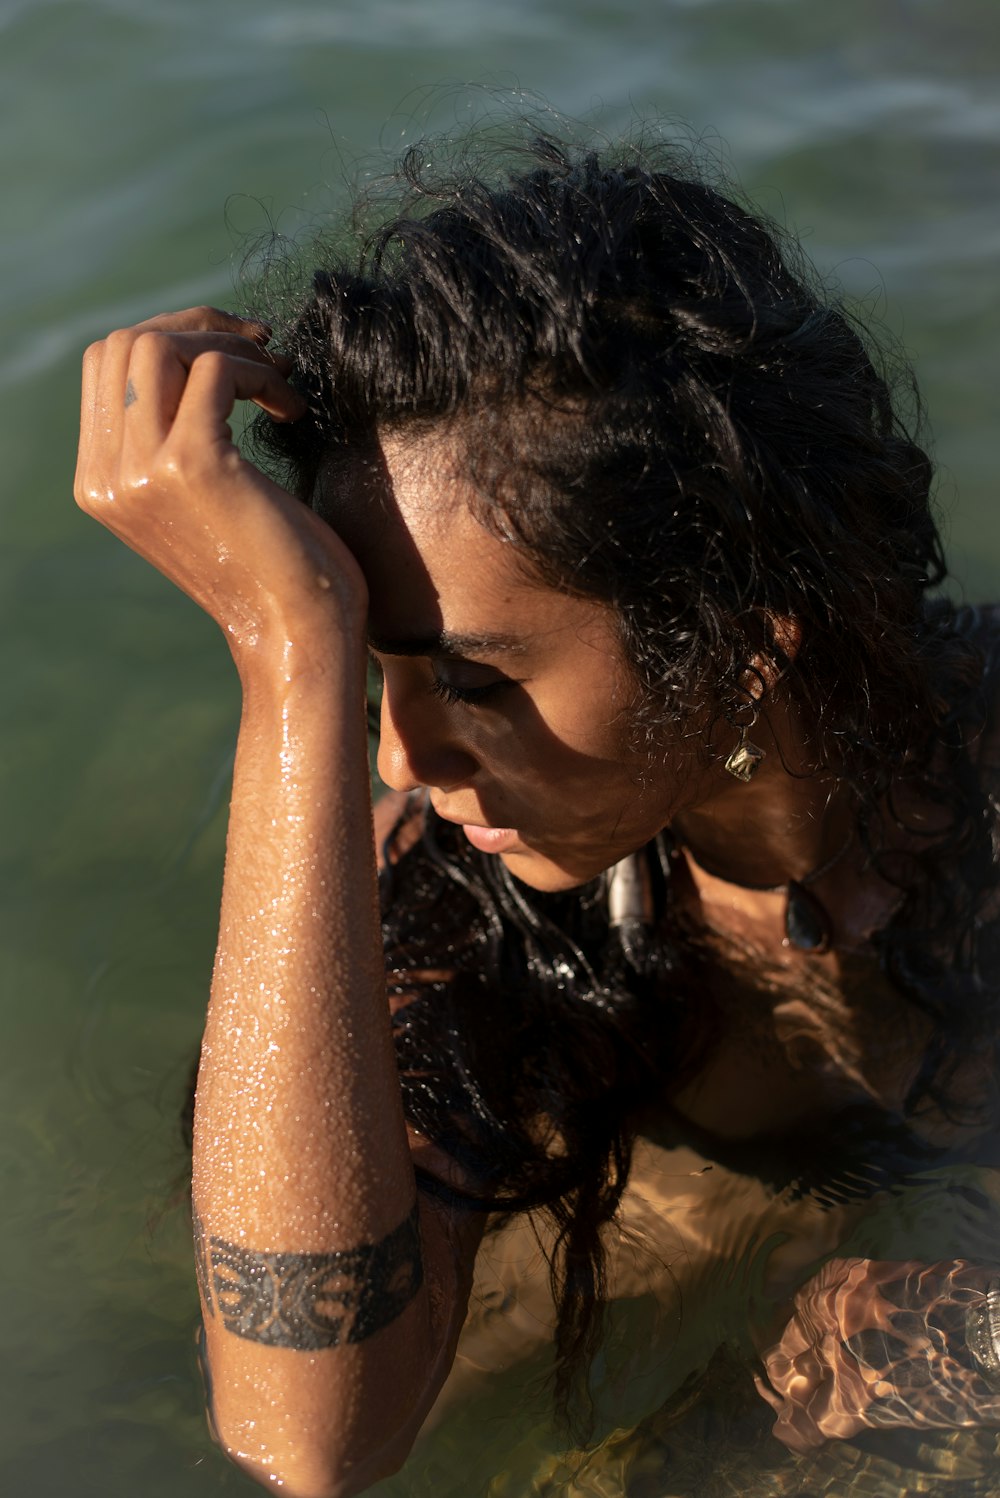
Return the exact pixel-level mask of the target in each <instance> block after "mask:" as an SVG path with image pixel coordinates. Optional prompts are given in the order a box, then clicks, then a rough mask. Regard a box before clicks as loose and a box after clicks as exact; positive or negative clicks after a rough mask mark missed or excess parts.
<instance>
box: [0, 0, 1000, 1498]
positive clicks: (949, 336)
mask: <svg viewBox="0 0 1000 1498" xmlns="http://www.w3.org/2000/svg"><path fill="white" fill-rule="evenodd" d="M470 79H475V80H489V81H492V82H493V83H496V84H498V85H500V86H513V85H520V86H522V87H524V88H526V89H531V90H537V91H539V92H540V93H542V94H543V95H545V96H546V97H547V98H548V99H549V100H550V101H551V102H552V104H554V105H555V106H556V107H557V108H558V109H560V110H562V111H565V112H566V113H568V114H573V115H576V114H581V113H583V112H585V111H587V110H589V109H591V108H594V107H596V108H598V109H599V111H600V118H601V120H602V122H603V123H604V125H605V126H606V127H607V128H609V129H611V130H614V129H615V128H616V126H618V125H620V124H621V123H622V122H624V121H627V120H628V118H629V117H630V112H631V110H632V109H633V108H635V109H637V110H639V111H647V110H656V111H661V112H664V113H666V114H668V115H670V116H674V117H677V118H678V119H682V120H684V121H686V122H688V124H689V125H690V126H691V127H692V128H693V130H694V131H695V132H696V133H698V134H702V133H704V134H706V135H707V136H708V138H709V140H710V141H714V140H715V139H716V138H721V139H722V140H724V141H725V142H727V143H728V148H729V153H730V158H731V162H732V165H733V167H734V169H735V171H736V172H737V173H738V175H739V176H740V177H741V178H742V180H743V181H744V183H745V185H746V187H747V188H748V189H749V190H750V192H751V194H752V195H754V196H756V198H757V199H758V201H760V202H761V203H762V204H763V205H764V206H765V207H766V208H767V209H768V210H769V211H770V212H771V213H772V214H773V215H775V216H776V217H778V218H780V219H784V220H787V221H788V222H789V223H790V224H791V225H793V226H796V227H797V228H798V229H799V230H800V231H802V232H803V233H804V234H805V236H806V242H807V245H808V247H809V250H810V253H811V254H812V255H813V257H814V258H815V259H816V261H817V262H818V264H819V265H820V267H821V268H822V269H823V271H824V272H827V273H833V274H836V275H837V276H839V277H840V279H841V280H842V281H843V282H844V284H845V285H846V286H847V287H848V289H849V290H850V291H851V292H852V293H855V294H857V295H860V296H862V297H865V298H867V299H868V300H869V301H870V302H871V304H872V305H874V306H876V307H877V308H878V310H879V311H880V312H881V313H882V314H884V316H885V318H886V320H887V322H888V324H889V326H890V328H891V329H892V330H893V331H894V333H895V334H896V335H897V336H898V337H899V338H901V339H902V341H903V343H904V344H905V346H906V348H907V349H908V350H909V352H910V354H911V355H912V356H913V358H914V359H915V360H916V363H917V365H918V369H919V371H920V374H921V378H922V384H923V389H924V393H925V396H926V399H927V404H928V407H929V410H930V412H931V416H932V421H933V429H934V433H935V439H936V450H937V454H938V457H939V460H940V462H941V464H942V468H943V479H942V488H941V498H942V505H943V508H944V511H945V514H946V529H947V532H948V534H949V536H950V540H951V548H952V555H953V560H954V565H955V570H956V574H957V578H958V580H959V584H958V585H960V586H961V587H963V588H964V589H965V591H966V592H967V593H968V595H969V596H972V597H982V596H987V595H992V596H996V595H997V594H998V593H1000V523H997V521H996V520H995V519H994V514H995V509H994V506H995V500H994V484H993V473H992V463H993V454H994V449H995V443H996V419H995V418H996V408H997V397H996V393H995V390H996V384H995V382H996V379H997V374H998V361H997V357H996V348H997V344H998V335H1000V299H998V297H997V264H998V255H1000V211H998V207H997V205H998V202H1000V152H998V139H1000V7H997V6H996V5H995V4H993V3H991V0H841V3H839V4H838V5H835V6H834V5H821V4H818V3H815V4H814V3H811V0H648V3H646V4H642V3H638V0H618V3H615V4H610V3H605V4H600V3H589V0H579V3H573V0H492V3H486V0H422V3H411V4H408V3H406V0H286V3H283V4H282V3H280V0H269V3H267V4H265V3H264V0H239V3H236V0H201V3H197V0H103V3H98V0H75V3H74V0H62V3H55V0H0V140H2V143H3V149H2V153H0V204H2V214H3V223H4V232H3V235H2V243H0V267H2V271H0V329H2V342H0V458H2V469H0V471H2V473H3V476H4V481H3V486H2V506H3V545H2V553H0V568H2V586H0V599H2V607H3V610H4V629H3V631H2V641H3V652H4V661H3V672H2V678H0V679H2V681H3V683H4V696H5V703H6V711H5V713H4V719H5V724H4V726H5V730H6V732H5V736H4V751H3V769H4V773H5V782H4V800H3V828H4V838H3V857H4V863H5V874H6V878H5V881H4V895H5V899H4V908H3V922H4V931H3V942H2V954H3V955H2V961H3V973H4V980H5V981H4V984H3V990H2V992H3V1004H4V1041H5V1043H4V1045H3V1047H2V1050H0V1068H2V1078H3V1081H2V1098H3V1108H4V1127H3V1129H2V1131H0V1177H2V1180H3V1184H4V1203H5V1206H6V1213H5V1228H6V1231H5V1233H4V1245H5V1252H4V1254H3V1258H2V1265H3V1271H4V1284H5V1288H6V1304H5V1307H4V1313H3V1316H2V1319H0V1325H2V1326H3V1331H4V1335H3V1340H2V1347H3V1353H4V1356H3V1362H2V1372H0V1380H2V1397H0V1424H2V1425H3V1427H4V1428H3V1431H2V1437H0V1490H2V1491H3V1492H4V1493H9V1494H11V1495H17V1498H97V1495H101V1498H118V1495H125V1494H129V1495H132V1494H138V1493H142V1494H146V1495H150V1498H180V1495H184V1498H199V1495H203V1494H204V1495H208V1494H214V1493H218V1492H228V1491H234V1492H235V1491H247V1492H248V1491H251V1489H250V1486H249V1484H248V1483H247V1482H246V1480H245V1479H244V1478H242V1477H241V1476H240V1475H239V1474H238V1473H236V1472H235V1471H234V1470H232V1469H230V1468H229V1467H228V1466H227V1464H226V1463H225V1462H224V1460H223V1459H222V1458H221V1457H220V1456H219V1455H218V1454H217V1453H216V1451H215V1450H214V1448H213V1447H212V1446H211V1444H210V1442H209V1440H208V1437H207V1434H206V1430H205V1424H204V1419H203V1415H202V1409H201V1395H200V1388H199V1384H198V1379H197V1370H196V1363H195V1358H194V1351H193V1341H192V1331H193V1326H194V1316H195V1295H194V1285H193V1276H192V1273H191V1268H190V1260H189V1249H188V1245H187V1239H186V1233H185V1229H184V1224H183V1220H182V1218H181V1216H180V1214H178V1213H174V1214H172V1215H171V1214H167V1215H166V1217H165V1218H164V1219H163V1220H162V1221H161V1222H160V1223H158V1224H157V1223H156V1222H155V1221H154V1218H155V1217H156V1215H157V1214H158V1213H159V1212H160V1210H161V1208H162V1207H163V1205H164V1203H165V1201H166V1199H167V1198H168V1196H169V1194H170V1192H171V1190H172V1188H173V1185H174V1183H175V1178H176V1176H177V1172H178V1171H179V1170H180V1169H181V1167H182V1154H181V1150H180V1146H179V1142H178V1132H177V1127H176V1118H177V1113H178V1109H179V1105H180V1100H181V1098H182V1095H183V1092H184V1085H185V1076H186V1071H187V1068H188V1066H189V1063H190V1059H191V1057H192V1055H193V1052H194V1049H195V1046H196V1044H197V1037H198V1034H199V1030H200V1016H201V1012H202V1009H203V1005H204V999H205V992H206V987H207V981H208V974H209V968H210V962H211V955H212V948H213V936H214V922H215V912H216V908H217V900H218V891H219V881H220V859H221V850H222V840H223V832H224V812H225V804H226V797H227V772H228V767H229V762H230V756H231V752H232V745H233V740H234V731H235V712H236V701H237V699H236V693H235V690H234V683H233V679H232V673H231V670H230V667H229V664H228V658H227V656H226V652H225V649H224V646H223V643H222V641H221V638H216V634H215V631H214V627H213V626H212V625H211V624H209V623H208V622H207V621H206V620H205V619H203V618H202V617H201V616H200V615H199V614H198V613H197V611H196V610H195V609H194V608H193V606H192V605H190V604H189V603H188V602H187V601H186V600H185V599H183V598H182V597H180V595H178V594H175V593H174V592H173V591H172V590H171V588H170V587H169V586H168V585H167V584H166V583H164V582H163V581H162V580H161V579H159V578H158V577H157V576H155V575H154V574H153V573H151V572H150V571H149V570H148V569H146V568H145V567H144V566H143V564H142V563H141V562H139V561H138V560H137V559H136V558H134V557H133V556H131V555H130V554H129V553H127V552H126V551H125V550H124V549H123V548H121V547H120V546H119V545H117V544H116V543H115V541H114V540H113V539H112V538H111V537H110V536H108V535H106V534H104V533H102V532H101V531H100V530H99V529H98V528H97V527H96V526H94V525H93V524H92V523H90V522H88V521H86V520H85V519H84V518H83V517H82V516H80V515H79V514H78V513H77V512H76V511H75V509H74V508H73V506H72V503H71V499H70V486H71V478H72V467H73V453H74V417H75V412H74V406H75V402H76V399H77V378H78V377H77V369H78V364H79V357H80V354H81V352H82V349H83V347H84V346H85V344H86V343H87V342H88V341H89V340H91V339H92V338H94V337H97V336H99V335H100V334H102V333H103V332H105V331H106V330H107V329H109V328H110V327H113V326H116V325H120V324H122V323H127V322H130V321H134V320H137V319H138V318H140V317H143V316H146V315H149V314H151V313H153V312H155V311H159V310H161V309H164V308H168V307H175V306H184V305H189V304H191V303H194V302H200V301H206V300H207V301H217V302H221V303H223V304H225V303H226V302H227V301H231V300H232V298H233V295H234V292H233V288H234V284H235V282H236V278H237V275H238V269H239V263H240V260H241V257H242V253H243V249H244V247H245V244H246V239H247V236H248V235H254V234H257V233H260V232H261V231H262V230H263V229H265V228H266V227H267V226H268V224H269V223H271V222H276V223H277V225H278V227H279V228H281V229H284V230H287V231H288V232H291V233H298V232H300V231H301V230H302V228H303V226H305V225H307V224H309V223H310V222H315V221H316V220H318V219H320V218H322V216H323V214H324V213H326V212H328V211H329V209H330V207H331V205H335V204H336V203H337V202H339V201H340V189H339V186H338V183H339V181H340V179H341V178H342V176H343V172H344V164H345V163H347V164H348V166H350V163H352V162H353V161H354V160H355V159H356V158H357V157H360V156H365V155H367V154H368V153H370V152H371V151H372V150H373V149H374V148H376V147H377V146H378V145H379V143H380V142H381V143H382V144H383V145H384V146H385V147H387V148H388V149H392V148H393V147H394V146H395V145H396V144H398V143H399V142H400V141H401V140H402V139H404V138H406V139H408V138H410V137H411V136H412V135H413V134H414V133H415V132H416V131H418V130H419V128H420V122H421V120H422V119H423V117H424V114H425V110H426V103H425V99H424V96H423V94H422V92H421V90H422V89H423V88H424V87H425V86H426V85H428V84H435V83H440V82H450V81H456V80H457V81H458V82H463V81H466V80H470ZM436 107H437V115H436V119H437V121H438V123H447V120H448V118H449V116H450V117H452V118H454V117H455V115H456V114H457V115H458V116H459V117H461V116H462V115H463V112H464V110H465V109H466V104H465V103H464V102H463V96H462V95H460V94H456V95H453V96H451V97H450V98H445V99H443V100H439V101H438V105H437V106H436ZM523 1398H524V1396H523V1392H519V1391H518V1390H517V1389H516V1388H512V1389H508V1390H506V1392H503V1391H501V1392H500V1393H498V1394H497V1396H496V1399H495V1400H494V1401H493V1403H491V1404H490V1405H489V1406H488V1407H487V1406H485V1405H484V1406H483V1407H482V1408H479V1409H478V1412H477V1414H476V1419H478V1420H479V1421H480V1422H481V1423H480V1425H479V1426H478V1427H477V1426H476V1424H475V1420H473V1419H471V1417H470V1418H469V1419H467V1420H465V1421H464V1422H462V1423H461V1424H459V1425H454V1426H453V1427H452V1428H450V1430H449V1431H448V1432H447V1433H446V1435H445V1436H444V1437H442V1439H441V1441H440V1442H439V1443H438V1446H437V1447H436V1448H432V1449H429V1450H428V1452H427V1454H426V1455H425V1456H422V1457H421V1458H420V1462H421V1465H420V1469H419V1471H416V1470H415V1471H414V1472H413V1473H411V1474H409V1475H408V1476H407V1477H406V1478H404V1479H400V1481H399V1482H398V1483H396V1484H393V1485H392V1492H393V1494H405V1493H417V1492H420V1493H423V1492H426V1493H428V1494H430V1493H435V1494H438V1495H441V1498H471V1495H473V1494H474V1493H476V1492H479V1491H480V1490H481V1488H482V1486H483V1484H484V1483H485V1482H486V1481H487V1480H488V1479H489V1477H490V1476H491V1474H492V1473H493V1472H494V1471H496V1470H498V1469H497V1467H496V1466H495V1465H492V1464H494V1463H497V1462H502V1453H503V1451H504V1450H505V1449H506V1447H507V1446H509V1445H511V1444H513V1442H514V1437H513V1436H512V1435H507V1434H505V1431H506V1432H512V1431H514V1430H517V1431H518V1432H519V1433H520V1435H523V1434H524V1432H525V1429H526V1425H527V1424H530V1422H531V1421H533V1420H535V1419H536V1418H540V1417H536V1415H534V1414H532V1415H531V1416H530V1419H529V1418H528V1417H527V1416H526V1415H524V1416H523V1417H522V1412H523V1411H524V1410H525V1408H526V1406H525V1405H524V1404H523V1402H522V1401H523ZM532 1408H533V1409H534V1408H535V1406H532ZM505 1422H506V1424H505ZM755 1429H756V1427H755ZM484 1431H485V1432H486V1433H487V1434H485V1435H484ZM545 1443H546V1438H544V1437H543V1436H539V1444H540V1445H542V1446H544V1445H545ZM775 1449H776V1450H777V1448H775ZM728 1460H729V1457H728V1456H727V1455H726V1453H725V1452H723V1451H721V1450H720V1452H719V1462H720V1471H721V1470H722V1468H723V1467H724V1466H725V1464H726V1461H728ZM727 1470H728V1468H727ZM997 1473H998V1479H997V1485H998V1487H1000V1466H998V1467H997ZM608 1480H609V1481H610V1479H608ZM699 1480H700V1479H699ZM845 1480H846V1479H845ZM880 1480H882V1479H880ZM531 1481H532V1479H531V1477H530V1461H529V1459H528V1458H527V1457H519V1458H518V1459H517V1461H516V1462H515V1461H513V1460H512V1462H511V1464H510V1470H509V1473H508V1475H507V1476H506V1477H504V1478H503V1479H502V1480H501V1481H499V1483H498V1486H497V1488H496V1492H497V1493H500V1492H503V1493H504V1494H505V1495H507V1498H519V1495H521V1494H522V1493H526V1492H527V1491H528V1490H529V1487H530V1484H531ZM653 1481H654V1486H652V1487H645V1488H641V1492H642V1493H644V1494H647V1493H648V1494H649V1495H653V1494H654V1492H655V1493H657V1494H659V1493H663V1494H665V1493H667V1492H669V1491H673V1489H672V1488H670V1487H669V1486H668V1485H667V1484H666V1483H664V1485H662V1486H661V1487H657V1486H656V1482H657V1481H658V1479H654V1480H653ZM884 1482H885V1486H884V1489H869V1488H866V1489H864V1491H877V1490H884V1491H885V1492H886V1493H891V1492H894V1491H896V1489H895V1487H894V1486H893V1481H892V1478H891V1476H890V1477H888V1478H885V1479H884ZM682 1490H683V1491H685V1492H686V1491H688V1489H687V1488H684V1489H678V1491H682ZM720 1490H721V1489H720ZM729 1490H730V1489H728V1488H727V1489H726V1491H729ZM733 1490H734V1491H735V1490H736V1489H733ZM786 1490H787V1489H784V1488H783V1489H781V1491H786ZM792 1490H794V1489H792ZM588 1491H594V1492H598V1491H600V1492H605V1491H606V1492H607V1493H609V1494H611V1493H617V1492H619V1491H620V1489H619V1488H616V1487H614V1486H613V1485H612V1486H609V1487H606V1488H605V1487H600V1488H598V1487H594V1488H593V1489H588ZM635 1491H636V1492H637V1493H638V1492H639V1491H640V1489H639V1488H636V1490H635ZM691 1491H692V1492H693V1493H694V1492H699V1491H704V1492H707V1491H708V1488H707V1486H705V1487H703V1488H702V1489H700V1490H699V1488H698V1487H697V1485H695V1486H694V1487H692V1488H691ZM760 1491H761V1492H764V1491H772V1489H770V1488H767V1487H761V1488H760ZM773 1491H778V1489H773ZM810 1491H811V1489H810ZM845 1491H846V1489H845ZM858 1491H861V1489H860V1488H859V1489H858Z"/></svg>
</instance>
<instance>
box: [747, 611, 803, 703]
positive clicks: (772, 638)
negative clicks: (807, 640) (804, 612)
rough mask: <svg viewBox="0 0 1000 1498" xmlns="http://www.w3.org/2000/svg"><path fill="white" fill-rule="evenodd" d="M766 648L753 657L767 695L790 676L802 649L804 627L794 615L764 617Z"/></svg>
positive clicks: (762, 621)
mask: <svg viewBox="0 0 1000 1498" xmlns="http://www.w3.org/2000/svg"><path fill="white" fill-rule="evenodd" d="M760 618H761V632H762V634H763V645H762V648H761V650H760V651H759V652H758V653H757V655H755V656H754V659H753V667H754V670H755V671H757V672H759V673H760V677H761V680H762V681H763V683H764V689H765V691H768V692H771V691H773V690H774V688H775V687H776V686H777V684H778V682H779V681H780V680H781V678H782V677H783V676H784V675H785V673H786V672H787V670H788V668H789V666H790V665H791V664H792V662H793V661H794V660H795V657H796V656H797V655H798V653H799V650H800V649H801V647H802V625H801V623H800V621H799V620H798V619H797V618H796V617H795V615H794V614H772V613H770V612H768V611H763V612H762V613H761V616H760Z"/></svg>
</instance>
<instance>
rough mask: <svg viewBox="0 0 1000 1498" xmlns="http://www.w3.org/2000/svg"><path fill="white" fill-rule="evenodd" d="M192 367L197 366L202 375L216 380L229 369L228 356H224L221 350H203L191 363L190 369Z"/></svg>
mask: <svg viewBox="0 0 1000 1498" xmlns="http://www.w3.org/2000/svg"><path fill="white" fill-rule="evenodd" d="M194 365H197V366H198V368H199V370H200V371H201V373H202V374H205V375H209V376H211V377H212V378H214V379H218V377H219V376H220V375H222V374H224V373H225V371H226V370H227V369H228V367H229V355H228V354H224V353H223V352H222V350H221V349H204V350H203V351H202V352H201V353H200V354H198V355H197V356H196V358H195V359H194V360H193V361H192V368H193V367H194Z"/></svg>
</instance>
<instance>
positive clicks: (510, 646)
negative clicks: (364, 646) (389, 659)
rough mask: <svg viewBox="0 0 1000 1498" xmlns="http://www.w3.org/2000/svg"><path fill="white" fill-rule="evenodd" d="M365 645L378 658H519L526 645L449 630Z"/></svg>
mask: <svg viewBox="0 0 1000 1498" xmlns="http://www.w3.org/2000/svg"><path fill="white" fill-rule="evenodd" d="M368 644H369V647H370V648H371V649H372V650H375V651H377V652H378V654H379V655H428V656H469V655H502V654H504V653H505V652H507V653H509V654H512V655H523V654H524V652H525V650H526V649H527V646H526V645H525V642H524V641H523V640H522V639H519V638H518V636H517V635H504V634H490V635H463V634H456V633H455V632H454V631H453V630H450V629H441V630H436V631H435V632H434V633H432V634H429V635H397V636H393V637H392V638H389V637H388V636H383V635H369V636H368Z"/></svg>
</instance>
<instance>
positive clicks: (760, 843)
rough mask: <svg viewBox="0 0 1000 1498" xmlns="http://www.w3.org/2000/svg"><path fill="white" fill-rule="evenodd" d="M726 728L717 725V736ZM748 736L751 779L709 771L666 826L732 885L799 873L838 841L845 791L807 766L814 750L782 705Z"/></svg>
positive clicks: (846, 807)
mask: <svg viewBox="0 0 1000 1498" xmlns="http://www.w3.org/2000/svg"><path fill="white" fill-rule="evenodd" d="M731 732H732V731H731V730H730V729H729V728H728V727H727V725H725V724H723V725H721V727H720V730H719V733H718V737H719V738H720V739H724V737H725V735H726V734H731ZM750 737H751V738H752V739H753V741H754V742H755V743H756V744H758V745H759V746H760V747H761V748H762V749H763V750H764V751H765V756H766V757H765V759H764V760H763V762H762V763H761V765H760V766H759V768H758V770H757V773H756V775H755V776H754V777H753V779H752V780H751V781H749V782H748V783H743V782H741V781H738V780H735V779H732V778H731V777H729V776H727V775H725V773H717V774H716V775H715V776H714V777H713V779H712V790H711V792H710V794H709V795H708V796H707V797H706V798H705V799H704V800H702V801H700V802H699V803H698V804H697V805H696V806H694V807H692V808H689V809H688V810H686V811H684V812H682V813H681V814H679V815H678V816H677V817H675V818H674V820H673V822H672V824H671V831H672V832H673V833H674V835H675V836H676V837H677V838H678V839H679V841H680V842H681V843H682V844H683V845H684V846H685V847H686V848H687V849H688V851H689V853H690V854H691V857H692V858H693V859H694V860H695V862H696V863H700V862H701V861H702V860H704V867H705V868H706V869H707V870H710V871H711V872H712V873H714V874H715V875H716V876H717V877H720V878H723V879H726V880H728V881H730V882H732V883H733V884H744V885H751V886H753V885H757V886H767V885H779V884H785V883H787V882H788V881H789V880H790V879H804V878H805V877H806V876H807V875H809V874H810V873H811V872H812V871H813V870H815V869H816V868H818V867H819V866H820V865H821V864H822V863H823V862H824V861H825V860H826V859H828V858H829V857H830V855H831V853H833V852H835V851H836V849H837V848H838V847H839V846H840V845H841V844H842V843H843V841H844V838H845V836H846V835H847V831H848V827H849V825H850V820H851V817H852V814H853V800H852V797H851V794H850V792H849V791H848V790H847V788H846V787H845V786H844V785H843V783H842V782H840V781H838V780H837V779H836V777H835V776H833V775H832V774H830V773H828V772H823V773H815V772H812V773H810V755H811V753H812V754H814V752H815V751H814V748H812V749H811V746H810V744H809V743H808V740H807V737H806V735H805V733H804V731H803V728H802V724H801V722H800V720H799V718H798V715H797V713H796V712H795V710H794V709H793V708H792V707H791V706H789V705H788V704H775V705H774V706H773V707H772V710H771V713H770V715H769V719H768V721H767V722H765V721H764V719H763V717H762V718H761V719H760V721H759V722H758V723H757V725H756V726H755V728H754V730H753V732H752V733H751V735H750ZM722 757H723V758H724V757H725V755H724V754H723V756H722Z"/></svg>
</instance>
